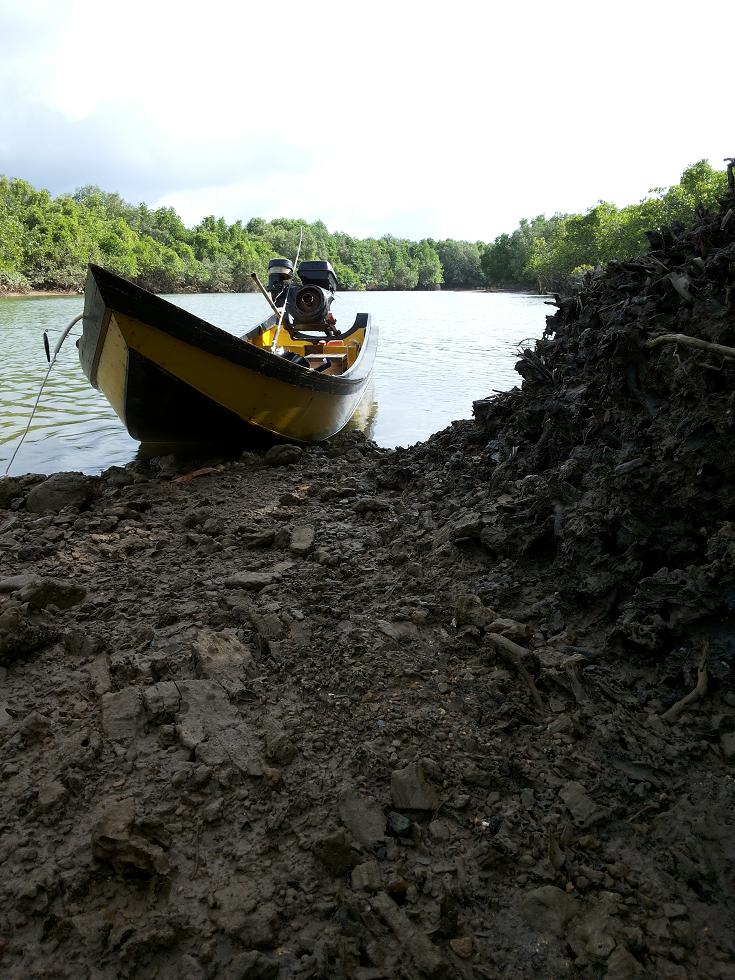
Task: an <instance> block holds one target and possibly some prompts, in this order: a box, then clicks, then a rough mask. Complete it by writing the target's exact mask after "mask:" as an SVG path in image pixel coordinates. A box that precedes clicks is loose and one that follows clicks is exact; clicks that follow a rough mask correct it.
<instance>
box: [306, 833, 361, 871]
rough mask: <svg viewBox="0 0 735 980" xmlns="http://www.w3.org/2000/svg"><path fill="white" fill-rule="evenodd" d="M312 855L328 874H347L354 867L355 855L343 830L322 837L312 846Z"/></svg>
mask: <svg viewBox="0 0 735 980" xmlns="http://www.w3.org/2000/svg"><path fill="white" fill-rule="evenodd" d="M314 854H315V855H316V856H317V857H318V858H319V860H320V861H321V862H322V864H323V865H324V867H325V868H326V869H327V871H329V873H330V874H332V875H335V876H338V875H344V874H347V873H348V872H349V871H350V870H351V869H352V868H353V867H354V866H355V863H356V862H355V855H354V853H353V851H352V845H351V844H350V839H349V837H348V836H347V834H346V833H345V832H344V831H343V830H338V831H335V833H333V834H328V835H327V836H326V837H322V839H321V840H319V841H317V842H316V844H315V845H314Z"/></svg>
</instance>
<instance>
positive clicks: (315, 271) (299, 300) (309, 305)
mask: <svg viewBox="0 0 735 980" xmlns="http://www.w3.org/2000/svg"><path fill="white" fill-rule="evenodd" d="M278 261H279V262H280V261H284V260H280V259H279V260H278ZM271 264H272V263H271ZM292 268H293V267H292ZM268 271H269V278H268V286H269V288H270V265H269V269H268ZM298 273H299V278H300V279H301V282H302V283H303V285H302V286H291V287H290V289H289V291H288V298H287V300H286V312H287V313H288V314H289V316H291V317H293V319H294V321H295V322H296V323H309V324H311V323H313V324H318V325H319V326H322V327H324V328H325V329H326V331H327V332H328V333H329V332H331V331H332V330H333V328H334V324H335V323H336V321H335V319H334V316H333V315H332V314H331V313H330V311H329V308H330V306H331V305H332V301H333V300H334V294H335V292H336V291H337V279H336V277H335V275H334V269H333V268H332V266H331V265H330V264H329V262H319V261H310V262H301V263H300V264H299V269H298Z"/></svg>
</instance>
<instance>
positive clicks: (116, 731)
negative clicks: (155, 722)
mask: <svg viewBox="0 0 735 980" xmlns="http://www.w3.org/2000/svg"><path fill="white" fill-rule="evenodd" d="M144 723H145V711H144V708H143V696H142V693H141V691H140V689H139V688H137V687H124V688H123V689H122V690H121V691H116V692H115V693H109V694H104V695H103V696H102V731H103V732H104V733H105V735H107V737H108V738H111V739H112V740H113V741H115V742H121V741H123V740H125V739H128V738H135V737H136V735H140V734H141V732H142V731H143V726H144Z"/></svg>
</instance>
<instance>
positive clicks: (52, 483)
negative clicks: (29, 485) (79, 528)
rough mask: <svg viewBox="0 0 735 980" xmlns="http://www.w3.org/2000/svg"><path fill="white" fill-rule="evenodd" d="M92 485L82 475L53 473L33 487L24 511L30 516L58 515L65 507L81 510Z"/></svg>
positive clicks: (87, 498) (90, 480) (88, 479)
mask: <svg viewBox="0 0 735 980" xmlns="http://www.w3.org/2000/svg"><path fill="white" fill-rule="evenodd" d="M92 485H93V480H92V479H91V478H90V477H88V476H85V475H84V474H83V473H54V475H53V476H50V477H49V478H48V479H47V480H44V481H43V483H37V484H36V486H35V487H33V489H32V490H31V491H30V493H29V494H28V496H27V497H26V510H28V511H30V512H31V513H32V514H58V512H59V511H60V510H63V509H64V508H65V507H75V508H77V509H78V510H81V508H82V507H83V506H84V505H85V504H86V503H87V501H88V500H89V497H90V495H91V491H92Z"/></svg>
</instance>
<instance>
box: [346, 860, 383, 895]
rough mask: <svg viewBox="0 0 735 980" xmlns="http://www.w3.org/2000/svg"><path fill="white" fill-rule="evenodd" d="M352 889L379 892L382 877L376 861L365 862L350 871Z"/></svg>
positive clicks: (381, 885)
mask: <svg viewBox="0 0 735 980" xmlns="http://www.w3.org/2000/svg"><path fill="white" fill-rule="evenodd" d="M352 887H353V888H354V889H355V891H366V892H379V891H380V890H381V888H382V887H383V876H382V874H381V873H380V867H379V866H378V862H377V861H366V862H365V863H364V864H358V865H357V867H356V868H353V869H352Z"/></svg>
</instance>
